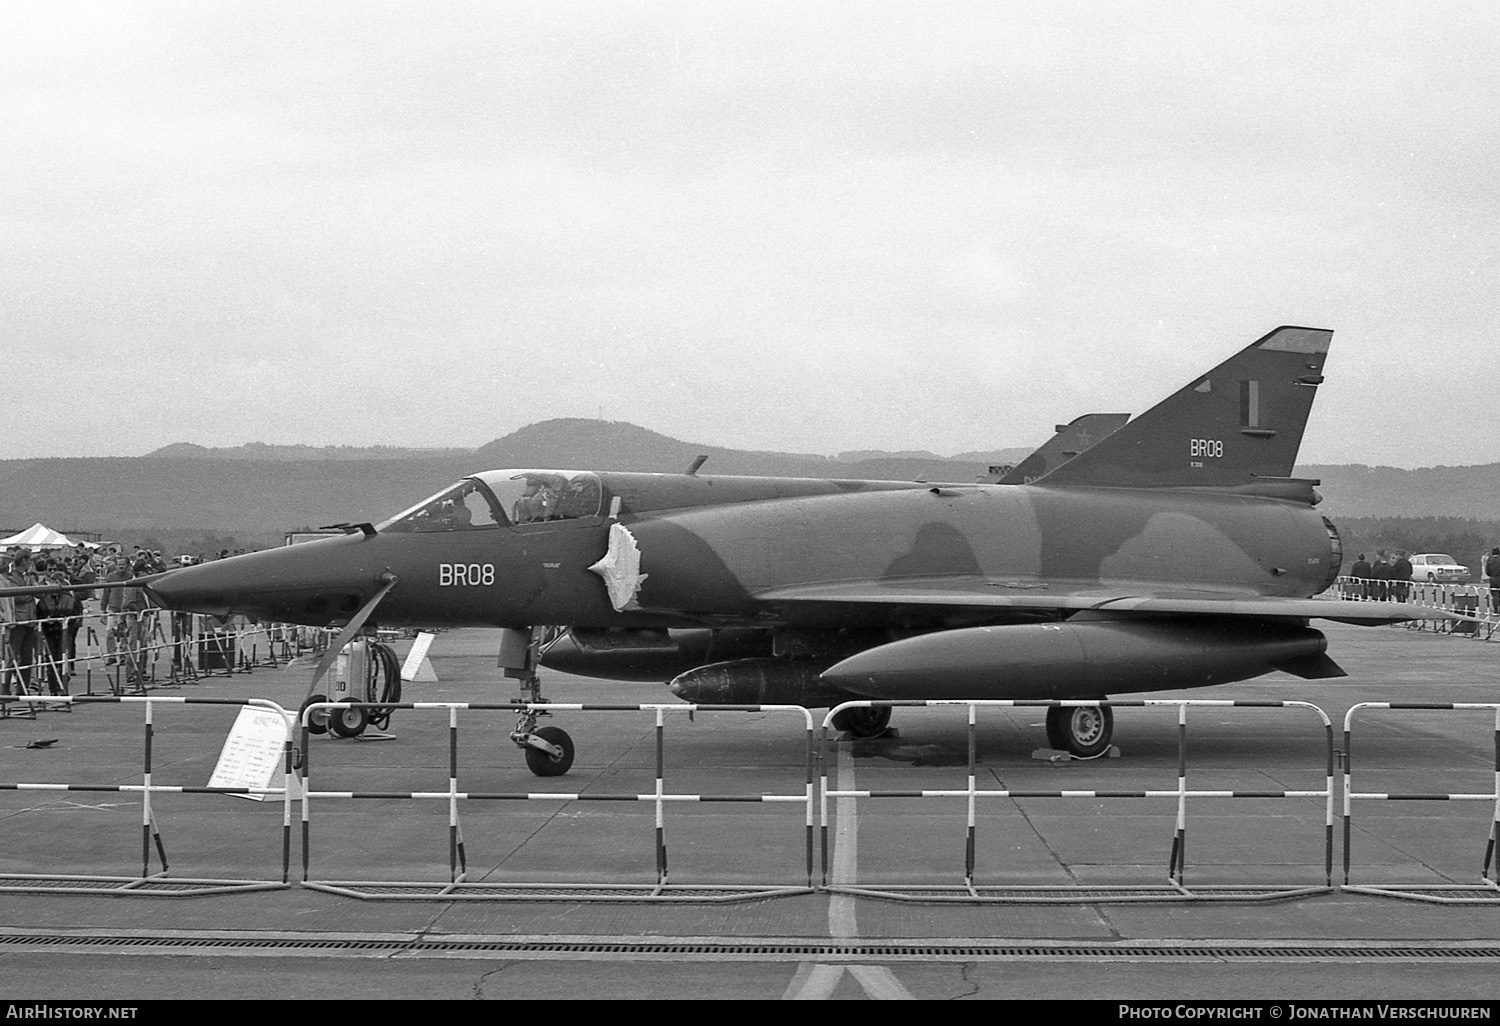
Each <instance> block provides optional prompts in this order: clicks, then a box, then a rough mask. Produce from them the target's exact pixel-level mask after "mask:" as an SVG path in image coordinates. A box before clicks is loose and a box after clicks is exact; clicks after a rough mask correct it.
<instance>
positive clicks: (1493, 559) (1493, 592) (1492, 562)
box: [1484, 548, 1500, 616]
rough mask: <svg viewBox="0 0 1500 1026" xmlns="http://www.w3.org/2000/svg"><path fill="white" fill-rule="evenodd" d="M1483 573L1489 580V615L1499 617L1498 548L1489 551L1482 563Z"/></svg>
mask: <svg viewBox="0 0 1500 1026" xmlns="http://www.w3.org/2000/svg"><path fill="white" fill-rule="evenodd" d="M1484 572H1485V573H1486V574H1488V575H1489V578H1490V615H1491V616H1496V615H1500V548H1493V549H1490V554H1489V556H1488V557H1487V558H1486V559H1485V561H1484Z"/></svg>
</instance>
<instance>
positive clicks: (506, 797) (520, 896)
mask: <svg viewBox="0 0 1500 1026" xmlns="http://www.w3.org/2000/svg"><path fill="white" fill-rule="evenodd" d="M339 709H368V710H377V709H378V710H381V711H385V710H392V709H412V710H447V712H448V789H447V790H446V791H318V790H314V789H313V786H312V784H311V776H310V772H309V764H310V762H311V759H310V755H311V749H310V746H309V743H308V742H309V736H308V735H309V730H308V722H309V718H310V717H311V716H314V715H319V714H322V715H326V714H327V713H330V712H332V711H334V710H339ZM460 710H463V711H469V712H504V713H510V714H512V715H520V714H522V713H528V712H533V711H536V712H543V713H556V712H603V713H620V712H634V713H640V712H651V713H654V714H655V717H656V727H655V732H656V786H655V789H654V791H653V792H652V793H649V794H641V793H582V792H576V791H568V792H560V791H529V792H527V791H516V792H485V791H466V790H462V789H461V788H460V787H459V763H458V714H459V712H460ZM698 712H703V713H787V714H791V715H795V716H799V717H801V718H802V720H803V723H804V733H805V742H804V743H805V746H806V759H805V762H806V779H805V782H804V789H803V793H802V794H682V793H673V792H668V791H667V789H666V779H665V778H666V771H665V763H664V757H663V749H664V743H665V720H666V716H667V714H669V713H672V714H676V713H687V714H689V715H690V716H691V715H692V714H694V713H698ZM812 738H813V719H812V715H811V714H810V713H809V712H808V711H807V710H806V709H804V708H803V707H802V706H798V705H737V706H727V705H721V706H694V705H679V704H663V705H592V704H566V703H545V704H534V705H533V704H526V703H507V704H497V705H480V704H474V703H468V702H403V703H397V704H378V705H377V704H374V703H357V702H321V703H316V704H313V705H309V706H308V707H307V708H306V709H304V710H303V715H302V739H303V740H302V751H303V753H304V754H303V761H302V773H303V792H302V885H303V886H304V887H309V888H312V889H314V890H320V891H328V892H330V893H333V894H342V895H346V896H349V897H356V898H400V899H416V900H423V899H439V900H444V901H448V900H454V899H481V900H491V901H494V900H507V899H509V900H526V901H537V900H554V901H692V902H706V901H721V902H722V901H739V900H745V899H750V898H767V897H774V896H779V895H788V894H807V893H811V892H812V891H813V890H814V887H813V882H812V876H813V808H814V796H813V780H814V773H813V752H814V748H813V742H812ZM336 798H343V799H396V800H403V801H405V800H411V801H423V800H431V801H443V802H446V803H447V806H448V879H447V880H446V881H442V882H412V881H379V880H344V881H333V880H326V879H314V878H313V875H312V869H311V852H312V836H311V834H312V831H311V826H312V820H313V816H312V808H313V803H314V800H317V801H318V802H322V801H324V800H327V799H336ZM476 801H477V802H486V801H498V802H523V803H524V802H541V803H548V804H553V805H556V804H558V803H564V802H639V803H650V804H652V805H654V806H655V853H656V867H655V880H654V881H653V882H651V883H645V884H628V883H627V884H572V883H536V882H522V883H491V882H487V881H474V880H469V879H468V872H469V870H468V852H467V850H466V847H465V844H464V839H463V830H462V826H461V823H460V820H459V805H460V803H462V802H476ZM721 802H722V803H747V802H748V803H766V804H801V805H802V806H803V807H804V809H805V815H804V829H805V838H804V842H803V843H804V846H805V860H806V876H805V879H804V880H802V881H801V882H799V883H786V884H769V885H746V884H681V883H671V882H670V881H669V880H668V868H667V840H666V808H667V806H668V805H669V804H681V803H691V804H713V803H721Z"/></svg>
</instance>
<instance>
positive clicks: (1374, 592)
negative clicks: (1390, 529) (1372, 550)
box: [1349, 549, 1411, 602]
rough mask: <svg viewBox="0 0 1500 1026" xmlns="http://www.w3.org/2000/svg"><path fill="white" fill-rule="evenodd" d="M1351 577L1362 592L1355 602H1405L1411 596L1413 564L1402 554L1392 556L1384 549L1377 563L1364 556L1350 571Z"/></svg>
mask: <svg viewBox="0 0 1500 1026" xmlns="http://www.w3.org/2000/svg"><path fill="white" fill-rule="evenodd" d="M1349 576H1350V577H1352V578H1354V582H1355V587H1356V588H1357V589H1358V591H1357V592H1356V594H1355V595H1354V597H1355V598H1362V599H1370V600H1373V601H1379V602H1385V601H1392V602H1405V601H1406V599H1407V596H1408V595H1409V594H1410V593H1411V560H1410V559H1408V558H1407V555H1406V553H1405V552H1403V551H1400V550H1397V552H1396V553H1395V555H1394V556H1392V555H1389V554H1387V552H1386V551H1385V549H1380V550H1379V551H1378V552H1376V554H1375V562H1373V563H1371V562H1370V561H1369V560H1367V559H1365V554H1364V553H1363V552H1361V553H1360V554H1359V558H1358V559H1356V560H1355V561H1354V565H1353V566H1351V567H1350V568H1349Z"/></svg>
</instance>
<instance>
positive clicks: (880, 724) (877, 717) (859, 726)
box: [833, 705, 891, 741]
mask: <svg viewBox="0 0 1500 1026" xmlns="http://www.w3.org/2000/svg"><path fill="white" fill-rule="evenodd" d="M890 727H891V707H890V706H888V705H886V706H870V707H856V708H853V709H845V710H844V711H843V712H841V713H839V714H838V715H837V716H835V717H834V718H833V729H834V730H842V731H843V732H844V733H846V734H848V735H849V736H850V737H852V738H857V739H858V740H860V741H866V740H869V739H870V738H876V737H882V736H884V734H885V732H886V731H887V730H889V729H890Z"/></svg>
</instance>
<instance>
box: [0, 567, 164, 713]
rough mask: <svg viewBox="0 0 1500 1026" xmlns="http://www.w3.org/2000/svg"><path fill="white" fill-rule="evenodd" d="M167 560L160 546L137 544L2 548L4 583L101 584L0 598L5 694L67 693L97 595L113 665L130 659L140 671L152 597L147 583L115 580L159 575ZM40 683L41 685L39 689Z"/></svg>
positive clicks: (0, 678)
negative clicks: (137, 584) (127, 584)
mask: <svg viewBox="0 0 1500 1026" xmlns="http://www.w3.org/2000/svg"><path fill="white" fill-rule="evenodd" d="M166 569H167V561H166V560H165V559H164V558H163V557H162V554H161V552H160V551H159V550H150V549H145V548H142V547H141V546H139V545H137V546H136V547H135V548H134V550H133V551H127V550H126V548H125V547H124V546H123V545H105V546H97V547H87V546H81V545H80V546H74V547H70V548H59V549H46V550H42V551H39V552H32V551H31V550H29V549H26V548H21V547H14V548H10V549H7V550H5V551H4V552H3V553H0V588H20V587H27V586H32V585H48V584H74V585H77V584H99V585H100V587H99V588H98V589H97V590H95V589H89V590H85V591H70V592H54V593H49V594H43V595H24V596H18V597H12V598H6V597H0V625H3V627H0V632H3V633H0V693H12V692H14V693H29V692H32V691H33V690H34V691H36V692H40V691H42V690H43V689H45V691H46V692H47V693H48V694H53V695H64V694H67V693H68V685H69V682H70V681H71V679H72V676H73V673H74V665H75V662H76V659H77V653H78V632H79V630H80V629H81V628H82V625H83V617H84V615H85V613H86V612H88V610H87V609H86V605H85V604H86V603H88V602H90V601H92V600H94V599H97V600H98V603H99V605H98V608H99V611H100V612H102V613H103V614H104V618H105V630H104V644H105V651H106V660H105V661H106V663H107V664H108V665H117V664H120V665H127V666H128V667H131V664H136V665H134V666H133V667H131V668H133V669H134V670H135V671H137V672H140V671H141V669H142V668H141V666H140V665H139V662H140V660H141V659H142V650H143V648H144V644H145V639H144V636H143V630H142V622H141V614H142V613H143V612H144V611H145V610H146V608H147V606H148V604H149V603H148V602H147V599H146V593H145V592H144V591H143V590H142V589H140V588H127V587H124V586H123V584H116V585H115V586H114V587H111V586H110V584H111V582H124V581H128V580H130V579H132V578H135V577H144V576H146V575H148V574H154V573H159V572H161V571H163V570H166ZM33 684H35V687H34V688H33Z"/></svg>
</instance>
